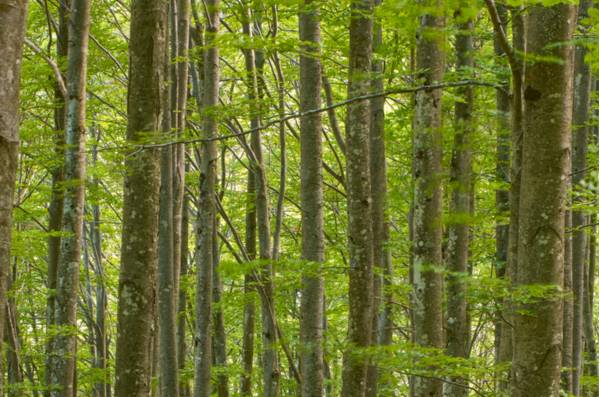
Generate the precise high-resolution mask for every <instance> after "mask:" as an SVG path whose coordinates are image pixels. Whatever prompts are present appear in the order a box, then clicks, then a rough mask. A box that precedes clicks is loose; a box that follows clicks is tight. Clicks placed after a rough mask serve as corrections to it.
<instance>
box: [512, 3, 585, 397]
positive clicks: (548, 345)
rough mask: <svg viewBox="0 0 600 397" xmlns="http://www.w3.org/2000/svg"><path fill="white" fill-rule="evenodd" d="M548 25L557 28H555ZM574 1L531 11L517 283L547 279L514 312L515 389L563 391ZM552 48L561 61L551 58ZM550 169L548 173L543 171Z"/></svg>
mask: <svg viewBox="0 0 600 397" xmlns="http://www.w3.org/2000/svg"><path fill="white" fill-rule="evenodd" d="M548 26H554V27H555V28H554V29H551V30H548V29H547V27H548ZM573 26H574V8H573V7H572V6H570V5H565V4H559V5H555V6H553V7H544V6H540V5H536V6H533V7H532V8H531V9H530V12H529V19H528V34H527V47H526V48H527V52H528V54H532V55H533V56H535V57H536V58H534V60H533V62H531V64H528V65H527V69H526V71H525V90H524V98H525V112H524V119H523V120H524V130H525V134H524V136H523V159H522V171H521V192H520V202H519V254H518V266H517V271H516V288H517V291H524V292H526V290H527V289H528V288H536V287H538V288H540V287H544V288H545V289H546V291H545V292H546V293H545V294H544V296H541V297H536V298H534V299H532V300H530V301H528V302H524V303H520V304H518V306H517V309H516V311H515V315H514V327H515V328H514V336H515V339H514V343H515V345H514V355H513V360H514V362H513V374H514V376H513V378H512V380H511V382H512V384H511V387H512V395H513V396H517V397H518V396H550V395H558V393H559V385H560V370H561V333H562V308H561V305H560V304H559V303H558V302H560V295H559V294H557V292H559V291H560V290H561V287H562V283H563V250H564V247H563V238H564V213H565V199H566V179H567V172H568V162H569V161H570V158H569V155H568V153H569V150H568V148H569V137H570V133H571V132H570V128H569V125H570V122H571V105H572V96H571V90H572V64H571V62H572V59H571V56H570V53H571V50H570V48H569V46H560V47H556V46H552V45H551V44H554V43H557V42H562V43H564V42H568V41H569V40H571V38H572V34H573ZM544 56H546V57H548V56H552V57H556V58H558V59H560V60H561V62H560V63H555V62H548V61H545V60H544V58H543V57H544ZM542 175H543V177H541V176H542Z"/></svg>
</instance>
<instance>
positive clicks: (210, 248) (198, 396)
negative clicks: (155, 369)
mask: <svg viewBox="0 0 600 397" xmlns="http://www.w3.org/2000/svg"><path fill="white" fill-rule="evenodd" d="M219 7H220V1H219V0H209V1H207V3H206V31H205V34H206V36H205V37H206V49H205V51H204V90H203V103H202V105H203V109H205V110H208V111H207V112H206V114H205V115H204V123H203V130H204V131H203V133H204V135H203V138H205V139H208V140H206V141H203V142H202V143H201V149H200V151H201V154H200V181H199V182H200V183H199V184H200V199H199V208H198V219H197V225H196V236H197V237H196V238H197V242H196V245H197V247H198V249H197V251H196V258H195V262H196V267H197V276H196V277H197V278H196V280H197V282H196V335H195V352H194V368H195V371H194V372H195V379H194V397H210V395H211V389H212V387H211V386H212V385H211V378H210V376H211V368H212V329H211V328H212V299H213V298H212V287H213V286H212V279H213V275H212V272H213V266H214V261H215V260H216V258H215V257H214V244H215V243H216V242H215V241H214V237H215V233H214V232H213V231H214V228H215V216H216V203H215V200H216V190H215V189H216V186H215V184H216V179H217V158H218V154H217V142H216V141H215V140H214V139H213V138H214V137H215V136H216V135H217V132H218V131H217V127H218V121H217V119H216V116H215V114H214V110H213V108H214V107H215V106H217V105H218V104H219V76H220V73H219V72H220V70H219V47H218V46H217V44H216V39H217V37H216V35H217V34H218V32H219V26H220V20H219V12H220V10H219Z"/></svg>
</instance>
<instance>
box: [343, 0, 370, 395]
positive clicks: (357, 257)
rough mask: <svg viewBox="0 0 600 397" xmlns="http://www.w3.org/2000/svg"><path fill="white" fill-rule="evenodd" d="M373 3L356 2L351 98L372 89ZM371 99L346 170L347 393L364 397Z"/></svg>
mask: <svg viewBox="0 0 600 397" xmlns="http://www.w3.org/2000/svg"><path fill="white" fill-rule="evenodd" d="M372 14H373V2H372V0H353V1H352V2H351V16H350V57H349V63H350V68H349V69H350V70H349V81H348V98H354V97H357V96H361V95H365V94H367V93H368V92H369V91H370V87H371V80H370V72H371V53H372V45H373V20H372V18H373V15H372ZM369 105H370V103H369V101H368V100H360V101H355V102H352V103H351V104H350V105H349V106H348V113H347V121H346V145H347V151H346V172H347V187H346V189H347V194H348V251H349V259H350V270H349V286H348V289H349V290H348V300H349V301H348V304H349V313H348V347H347V348H346V351H345V352H344V363H343V369H342V395H344V396H348V397H358V396H361V397H362V396H364V394H365V389H366V380H367V379H366V377H367V364H368V358H367V357H366V355H365V353H364V352H363V351H361V349H364V348H366V347H368V346H369V345H370V343H371V328H372V327H371V326H372V312H373V295H372V291H371V289H372V287H373V231H372V224H371V178H370V170H369V129H370V124H371V112H370V110H371V109H370V106H369Z"/></svg>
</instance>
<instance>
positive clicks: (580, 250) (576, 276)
mask: <svg viewBox="0 0 600 397" xmlns="http://www.w3.org/2000/svg"><path fill="white" fill-rule="evenodd" d="M588 8H589V2H588V1H585V0H584V1H581V2H580V5H579V18H587V10H588ZM585 56H586V49H585V47H584V46H581V45H579V46H577V47H576V48H575V65H574V68H575V69H574V81H573V83H574V86H573V129H574V131H573V142H572V149H571V155H572V162H571V164H572V168H571V175H573V176H572V178H571V186H572V189H573V191H574V192H575V195H574V203H573V204H574V205H576V204H578V203H580V202H581V201H582V200H584V199H583V198H582V197H581V195H580V194H578V190H579V189H580V188H581V184H582V183H583V181H584V180H585V176H586V172H585V169H586V166H587V161H586V158H587V145H588V143H587V133H588V129H589V127H588V126H587V125H586V124H587V121H588V117H589V107H590V106H589V105H590V90H591V80H592V79H591V73H590V69H589V66H588V65H587V64H586V61H585ZM571 213H572V255H573V256H572V271H573V273H572V279H573V296H574V300H573V323H572V327H573V328H572V332H573V336H572V339H573V361H572V365H569V366H567V368H570V367H572V368H573V371H572V378H573V384H572V389H570V391H571V393H573V394H574V395H575V396H579V395H580V385H581V375H582V367H583V345H584V343H583V342H584V335H585V333H584V316H583V313H584V310H583V309H584V299H585V296H584V288H585V285H584V284H585V277H584V273H585V268H586V259H587V250H586V231H585V229H584V226H585V224H586V214H585V213H584V212H583V211H582V210H581V209H574V210H573V211H572V212H571ZM566 270H567V269H565V271H566ZM565 277H566V274H565ZM563 354H565V350H564V348H563ZM563 366H565V365H564V364H563ZM567 390H569V389H567Z"/></svg>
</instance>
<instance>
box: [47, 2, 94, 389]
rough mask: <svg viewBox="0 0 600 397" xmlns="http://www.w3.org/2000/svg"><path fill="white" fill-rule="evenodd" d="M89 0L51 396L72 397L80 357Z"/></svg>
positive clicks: (78, 41)
mask: <svg viewBox="0 0 600 397" xmlns="http://www.w3.org/2000/svg"><path fill="white" fill-rule="evenodd" d="M90 6H91V3H90V1H89V0H73V1H72V3H71V9H70V14H69V17H70V18H69V23H68V25H69V50H68V56H67V94H68V96H67V101H66V109H67V111H66V123H65V129H66V141H65V143H66V149H65V163H64V178H65V182H67V183H66V186H65V191H64V198H63V217H62V225H61V230H62V232H63V233H64V235H63V237H62V238H61V244H60V254H59V260H58V267H57V269H56V274H57V283H56V300H55V307H54V325H55V326H56V327H57V331H58V332H57V334H56V335H55V336H54V338H53V339H52V345H51V346H52V353H51V354H52V357H51V366H50V370H51V375H50V384H51V385H52V387H53V390H52V391H51V392H50V395H51V396H56V397H58V396H60V397H72V396H75V395H76V394H77V391H76V390H74V381H75V365H76V361H75V360H76V352H77V334H76V332H73V330H75V329H77V323H76V321H77V293H78V292H79V263H80V260H81V238H82V229H83V205H84V192H85V138H86V126H85V122H86V119H85V115H86V112H85V110H86V96H87V93H86V74H87V57H88V35H89V28H90Z"/></svg>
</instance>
